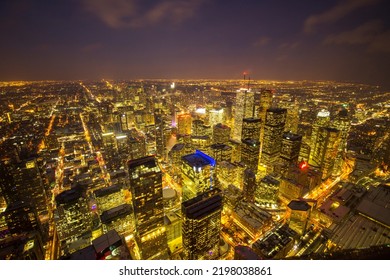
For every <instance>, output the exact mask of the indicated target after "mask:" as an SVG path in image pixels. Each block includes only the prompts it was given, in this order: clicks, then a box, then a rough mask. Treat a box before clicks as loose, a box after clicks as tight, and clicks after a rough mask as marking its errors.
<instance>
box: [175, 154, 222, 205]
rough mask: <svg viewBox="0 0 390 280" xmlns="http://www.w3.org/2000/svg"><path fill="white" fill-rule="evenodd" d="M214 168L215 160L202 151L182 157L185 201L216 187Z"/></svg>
mask: <svg viewBox="0 0 390 280" xmlns="http://www.w3.org/2000/svg"><path fill="white" fill-rule="evenodd" d="M214 168H215V160H214V159H213V158H212V157H210V156H208V155H206V154H205V153H202V152H201V151H198V150H197V151H196V152H195V153H194V154H190V155H186V156H183V157H182V166H181V176H182V180H183V184H182V185H183V201H186V200H189V199H191V198H194V197H196V196H198V195H200V194H201V193H203V192H206V191H208V190H210V189H212V188H213V187H214Z"/></svg>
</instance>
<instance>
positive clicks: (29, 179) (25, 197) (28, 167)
mask: <svg viewBox="0 0 390 280" xmlns="http://www.w3.org/2000/svg"><path fill="white" fill-rule="evenodd" d="M0 188H1V191H2V194H3V196H4V198H5V201H6V203H7V205H11V204H13V203H16V202H19V201H24V202H27V203H29V205H30V206H31V207H33V208H34V209H35V211H36V213H37V214H38V216H41V215H45V213H46V211H47V203H46V193H45V189H44V183H43V178H42V175H41V173H40V170H39V167H38V163H37V160H36V159H34V158H30V159H28V160H23V161H21V162H11V161H1V162H0Z"/></svg>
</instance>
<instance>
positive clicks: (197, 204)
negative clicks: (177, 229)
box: [182, 189, 223, 260]
mask: <svg viewBox="0 0 390 280" xmlns="http://www.w3.org/2000/svg"><path fill="white" fill-rule="evenodd" d="M222 208H223V198H222V195H221V191H220V190H219V189H213V190H210V191H207V192H204V193H202V194H200V195H198V196H196V197H194V198H192V199H190V200H187V201H185V202H183V203H182V215H183V224H182V238H183V252H184V257H185V259H187V260H201V259H217V258H218V257H219V244H220V229H221V213H222Z"/></svg>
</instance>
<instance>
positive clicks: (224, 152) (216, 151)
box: [209, 144, 232, 162]
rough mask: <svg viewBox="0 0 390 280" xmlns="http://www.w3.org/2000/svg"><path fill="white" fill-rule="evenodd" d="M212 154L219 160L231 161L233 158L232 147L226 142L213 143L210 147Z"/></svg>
mask: <svg viewBox="0 0 390 280" xmlns="http://www.w3.org/2000/svg"><path fill="white" fill-rule="evenodd" d="M209 151H210V155H211V156H212V157H213V158H214V159H215V160H216V161H217V162H221V161H230V159H231V158H232V147H230V146H229V145H225V144H213V145H211V146H210V147H209Z"/></svg>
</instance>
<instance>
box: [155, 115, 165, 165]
mask: <svg viewBox="0 0 390 280" xmlns="http://www.w3.org/2000/svg"><path fill="white" fill-rule="evenodd" d="M154 122H155V125H156V151H157V156H158V157H160V158H163V159H165V158H166V157H167V149H166V141H165V139H166V137H165V123H164V119H163V116H162V115H161V114H159V113H157V112H155V114H154Z"/></svg>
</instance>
